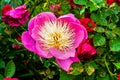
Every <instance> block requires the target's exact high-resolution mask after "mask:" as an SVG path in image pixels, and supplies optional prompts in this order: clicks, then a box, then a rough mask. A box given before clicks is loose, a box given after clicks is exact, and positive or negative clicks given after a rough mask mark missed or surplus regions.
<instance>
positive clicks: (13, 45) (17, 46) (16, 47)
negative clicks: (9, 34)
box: [12, 36, 21, 49]
mask: <svg viewBox="0 0 120 80" xmlns="http://www.w3.org/2000/svg"><path fill="white" fill-rule="evenodd" d="M15 39H16V40H17V41H19V42H21V36H16V38H15ZM12 47H13V48H15V49H20V48H21V46H20V45H18V44H16V43H13V44H12Z"/></svg>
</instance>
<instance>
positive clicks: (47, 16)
mask: <svg viewBox="0 0 120 80" xmlns="http://www.w3.org/2000/svg"><path fill="white" fill-rule="evenodd" d="M46 21H47V22H48V21H51V22H52V21H56V16H55V15H54V14H53V13H51V12H43V13H40V14H38V15H37V16H36V18H35V23H34V24H35V25H39V26H42V25H44V23H45V22H46Z"/></svg>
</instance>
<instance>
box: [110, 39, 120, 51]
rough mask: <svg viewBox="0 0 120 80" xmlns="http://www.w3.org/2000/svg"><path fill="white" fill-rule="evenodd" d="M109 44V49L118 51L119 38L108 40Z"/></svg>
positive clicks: (119, 48) (119, 47)
mask: <svg viewBox="0 0 120 80" xmlns="http://www.w3.org/2000/svg"><path fill="white" fill-rule="evenodd" d="M109 46H110V50H111V51H120V39H119V38H117V39H113V40H110V42H109Z"/></svg>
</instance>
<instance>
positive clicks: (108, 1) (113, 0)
mask: <svg viewBox="0 0 120 80" xmlns="http://www.w3.org/2000/svg"><path fill="white" fill-rule="evenodd" d="M106 1H107V4H108V5H109V6H110V5H111V4H113V3H114V2H115V1H116V0H106Z"/></svg>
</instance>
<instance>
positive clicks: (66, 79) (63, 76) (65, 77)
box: [59, 71, 75, 80]
mask: <svg viewBox="0 0 120 80" xmlns="http://www.w3.org/2000/svg"><path fill="white" fill-rule="evenodd" d="M74 78H75V76H74V75H71V74H67V72H65V71H61V72H60V79H59V80H74Z"/></svg>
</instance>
